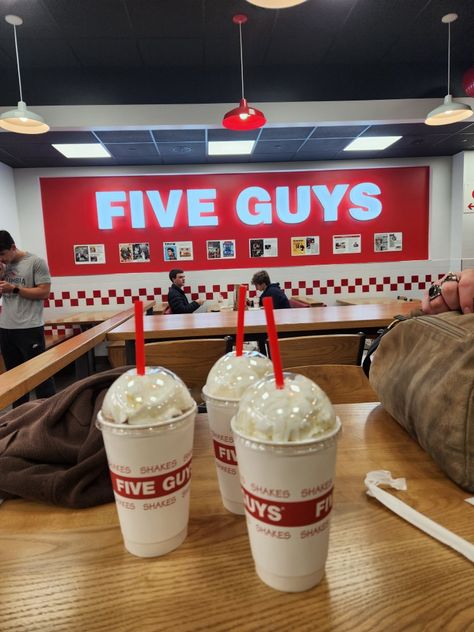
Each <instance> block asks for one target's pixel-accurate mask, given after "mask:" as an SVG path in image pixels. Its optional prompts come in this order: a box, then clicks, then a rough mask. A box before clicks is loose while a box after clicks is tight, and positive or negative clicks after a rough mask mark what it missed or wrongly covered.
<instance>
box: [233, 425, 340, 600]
mask: <svg viewBox="0 0 474 632" xmlns="http://www.w3.org/2000/svg"><path fill="white" fill-rule="evenodd" d="M340 427H341V423H340V421H339V419H338V420H337V427H336V429H335V430H334V431H332V432H331V433H327V434H326V435H324V436H322V437H321V438H318V440H311V441H307V442H301V443H271V442H266V441H260V440H258V441H257V440H250V439H247V438H246V437H245V436H243V435H242V434H240V433H239V431H238V430H236V429H235V426H234V424H233V422H232V430H233V433H234V438H235V447H236V452H237V459H238V462H239V470H240V480H241V483H242V490H243V495H244V503H245V513H246V519H247V528H248V533H249V539H250V546H251V549H252V556H253V559H254V562H255V568H256V571H257V574H258V576H259V577H260V579H261V580H262V581H263V582H265V584H268V586H271V587H272V588H275V589H276V590H282V591H286V592H300V591H303V590H308V589H310V588H312V587H313V586H315V585H316V584H318V583H319V582H320V581H321V579H322V578H323V576H324V567H325V563H326V558H327V552H328V544H329V518H330V513H331V508H332V498H333V480H334V471H335V465H336V442H337V435H338V433H339V430H340Z"/></svg>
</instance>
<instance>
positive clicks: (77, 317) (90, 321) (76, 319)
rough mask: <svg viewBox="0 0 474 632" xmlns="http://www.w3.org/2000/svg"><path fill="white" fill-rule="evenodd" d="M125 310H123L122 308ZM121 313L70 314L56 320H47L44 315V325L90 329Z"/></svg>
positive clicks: (108, 310) (114, 311)
mask: <svg viewBox="0 0 474 632" xmlns="http://www.w3.org/2000/svg"><path fill="white" fill-rule="evenodd" d="M124 309H125V308H124ZM121 311H123V310H120V309H103V310H97V311H90V312H88V311H85V312H71V313H69V314H64V316H58V317H57V318H49V319H48V317H47V315H45V325H69V326H72V325H78V326H79V327H81V328H82V327H92V326H93V325H98V324H99V323H103V322H104V320H108V319H109V318H113V317H114V316H116V315H117V314H119V313H120V312H121Z"/></svg>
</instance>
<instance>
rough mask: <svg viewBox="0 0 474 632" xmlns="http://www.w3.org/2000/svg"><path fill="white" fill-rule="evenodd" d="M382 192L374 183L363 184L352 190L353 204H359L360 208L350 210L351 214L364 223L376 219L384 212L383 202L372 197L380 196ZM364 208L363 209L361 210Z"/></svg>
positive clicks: (350, 195)
mask: <svg viewBox="0 0 474 632" xmlns="http://www.w3.org/2000/svg"><path fill="white" fill-rule="evenodd" d="M381 193H382V191H381V190H380V188H379V187H378V186H377V185H376V184H374V183H373V182H361V183H360V184H356V185H355V187H353V188H352V189H351V192H350V193H349V197H350V199H351V202H352V204H358V205H359V208H358V207H353V208H350V209H349V214H350V215H351V216H352V217H353V218H354V219H358V220H360V221H362V222H366V221H368V220H370V219H375V218H376V217H378V216H379V215H380V213H381V212H382V202H381V201H380V200H377V199H374V198H373V197H370V196H371V195H380V194H381ZM360 207H362V208H360Z"/></svg>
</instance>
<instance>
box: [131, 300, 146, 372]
mask: <svg viewBox="0 0 474 632" xmlns="http://www.w3.org/2000/svg"><path fill="white" fill-rule="evenodd" d="M134 305H135V362H136V364H137V375H145V339H144V337H143V303H142V301H135V303H134Z"/></svg>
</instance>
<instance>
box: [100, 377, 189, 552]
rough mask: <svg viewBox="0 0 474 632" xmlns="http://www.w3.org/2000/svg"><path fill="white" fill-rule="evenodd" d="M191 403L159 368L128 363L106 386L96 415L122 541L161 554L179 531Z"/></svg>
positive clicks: (184, 512)
mask: <svg viewBox="0 0 474 632" xmlns="http://www.w3.org/2000/svg"><path fill="white" fill-rule="evenodd" d="M195 416H196V404H195V402H194V400H193V399H192V398H191V396H190V395H189V392H188V390H187V388H186V386H185V385H184V384H183V382H182V381H181V380H180V379H179V378H178V377H177V376H176V375H174V374H173V373H171V371H168V370H167V369H164V368H162V367H153V368H151V367H146V370H145V374H144V375H137V374H136V370H135V369H131V370H130V371H127V372H126V373H124V374H123V375H121V376H120V377H119V378H118V379H117V380H116V381H115V382H114V383H113V384H112V386H111V387H110V389H109V390H108V392H107V394H106V396H105V399H104V402H103V404H102V409H101V411H99V413H98V416H97V422H96V425H97V427H98V428H99V429H100V430H101V431H102V436H103V439H104V445H105V450H106V454H107V460H108V464H109V471H110V477H111V480H112V487H113V490H114V496H115V502H116V506H117V513H118V517H119V521H120V528H121V531H122V536H123V540H124V544H125V548H126V549H127V550H128V551H129V552H130V553H132V554H133V555H137V556H139V557H154V556H158V555H164V554H165V553H168V552H169V551H172V550H173V549H175V548H177V547H178V546H179V545H180V544H181V543H182V542H183V540H184V539H185V538H186V535H187V526H188V520H189V493H190V486H191V459H192V447H193V434H194V418H195Z"/></svg>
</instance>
